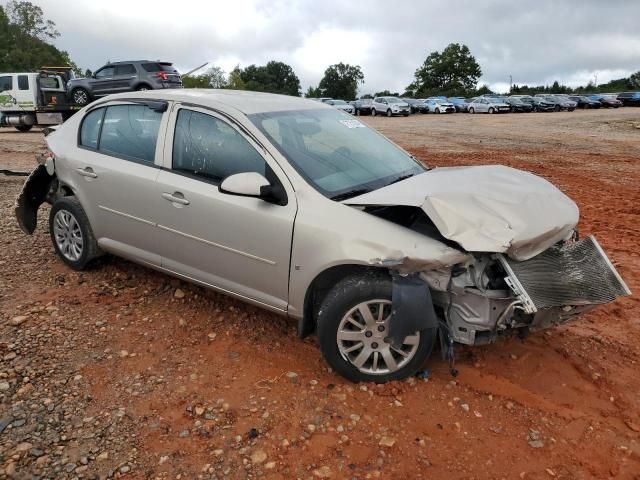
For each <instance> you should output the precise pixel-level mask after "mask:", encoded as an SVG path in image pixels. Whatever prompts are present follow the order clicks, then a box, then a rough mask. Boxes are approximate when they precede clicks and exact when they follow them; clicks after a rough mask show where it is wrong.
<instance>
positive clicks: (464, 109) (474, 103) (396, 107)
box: [319, 92, 640, 117]
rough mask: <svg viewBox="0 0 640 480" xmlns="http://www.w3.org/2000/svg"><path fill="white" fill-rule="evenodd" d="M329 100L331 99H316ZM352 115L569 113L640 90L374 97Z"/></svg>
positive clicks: (637, 98)
mask: <svg viewBox="0 0 640 480" xmlns="http://www.w3.org/2000/svg"><path fill="white" fill-rule="evenodd" d="M319 100H321V101H325V102H328V101H332V102H335V100H332V99H319ZM349 104H350V105H351V106H352V107H353V112H352V113H354V114H355V115H378V114H382V115H387V116H389V117H390V116H394V115H400V114H401V115H404V116H407V115H409V114H410V113H439V114H440V113H456V112H458V113H472V114H473V113H508V112H511V113H526V112H552V111H555V112H559V111H567V112H572V111H574V110H575V109H577V108H619V107H622V106H625V105H627V106H640V92H626V93H621V94H594V95H565V94H542V93H540V94H536V95H510V96H503V95H497V94H490V95H481V96H479V97H474V98H463V97H444V96H437V97H429V98H399V97H390V96H386V97H376V98H373V99H365V98H362V99H359V100H353V101H351V102H349Z"/></svg>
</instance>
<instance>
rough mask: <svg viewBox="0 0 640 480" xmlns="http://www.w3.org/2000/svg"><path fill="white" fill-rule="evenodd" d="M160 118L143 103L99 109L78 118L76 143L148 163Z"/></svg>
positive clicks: (158, 114)
mask: <svg viewBox="0 0 640 480" xmlns="http://www.w3.org/2000/svg"><path fill="white" fill-rule="evenodd" d="M161 119H162V113H160V112H156V111H154V110H152V109H150V108H148V107H147V106H146V105H113V106H109V107H104V108H99V109H96V110H94V111H92V112H90V113H89V114H87V116H86V117H85V118H84V120H83V121H82V126H81V127H80V145H82V146H84V147H87V148H91V149H94V150H98V151H99V152H101V153H105V154H107V155H113V156H116V157H120V158H124V159H126V160H130V161H133V162H136V163H146V164H151V163H153V161H154V158H155V153H156V143H157V140H158V130H159V128H160V121H161Z"/></svg>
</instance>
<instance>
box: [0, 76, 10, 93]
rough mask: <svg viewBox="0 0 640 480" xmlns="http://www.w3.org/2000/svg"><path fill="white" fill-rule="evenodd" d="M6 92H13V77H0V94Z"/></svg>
mask: <svg viewBox="0 0 640 480" xmlns="http://www.w3.org/2000/svg"><path fill="white" fill-rule="evenodd" d="M5 90H13V77H12V76H11V75H6V76H4V77H0V92H4V91H5Z"/></svg>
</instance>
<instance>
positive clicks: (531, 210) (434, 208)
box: [16, 90, 629, 382]
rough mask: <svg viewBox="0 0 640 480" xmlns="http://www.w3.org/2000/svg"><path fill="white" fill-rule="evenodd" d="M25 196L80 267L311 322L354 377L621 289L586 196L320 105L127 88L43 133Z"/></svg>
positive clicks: (406, 364)
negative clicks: (169, 279)
mask: <svg viewBox="0 0 640 480" xmlns="http://www.w3.org/2000/svg"><path fill="white" fill-rule="evenodd" d="M46 141H47V144H48V146H49V149H50V153H49V154H48V155H47V156H45V157H43V158H42V160H41V165H39V166H38V167H37V168H36V169H35V170H34V171H33V172H32V174H31V175H30V177H28V179H27V181H26V183H25V186H24V188H23V191H22V193H21V195H20V196H19V198H18V199H17V202H16V215H17V218H18V222H19V224H20V226H21V228H22V229H23V230H24V231H25V232H26V233H32V232H33V231H34V229H35V228H36V214H37V211H38V207H39V206H40V204H41V203H43V202H44V201H48V202H50V203H51V204H52V207H51V211H50V216H49V229H50V233H51V239H52V242H53V246H54V249H55V251H56V253H57V254H58V256H59V257H60V258H61V260H62V261H63V262H64V263H65V264H67V265H68V266H69V267H70V268H73V269H76V270H82V269H85V268H87V267H89V266H90V265H91V262H92V260H94V259H95V258H97V257H98V256H100V255H102V254H103V253H105V252H109V253H112V254H115V255H118V256H122V257H125V258H128V259H130V260H132V261H134V262H138V263H140V264H142V265H145V266H148V267H150V268H154V269H157V270H159V271H162V272H165V273H168V274H170V275H173V276H176V277H179V278H181V279H184V280H187V281H190V282H194V283H197V284H199V285H203V286H206V287H210V288H212V289H215V290H218V291H220V292H223V293H226V294H229V295H232V296H234V297H237V298H240V299H242V300H245V301H247V302H250V303H252V304H255V305H259V306H261V307H264V308H266V309H269V310H272V311H274V312H278V313H280V314H282V315H286V316H288V317H290V318H292V319H294V320H296V321H297V322H298V329H299V333H300V336H302V337H304V336H306V335H309V334H313V333H315V334H317V336H318V340H319V344H320V349H321V351H322V353H323V355H324V357H325V359H326V361H327V362H328V363H329V365H331V367H332V368H333V369H334V370H335V371H336V372H338V373H340V374H342V375H344V376H345V377H347V378H348V379H351V380H353V381H376V382H383V381H387V380H392V379H401V378H404V377H407V376H409V375H412V374H414V373H415V372H416V371H417V370H418V369H420V368H422V366H423V365H424V363H425V361H426V359H427V358H428V357H429V355H430V354H431V351H432V348H433V346H434V343H435V341H436V338H437V337H438V336H440V338H441V339H442V345H443V348H444V352H445V353H446V354H447V357H448V358H449V361H450V362H451V368H452V372H454V370H453V358H454V357H453V345H454V342H459V343H463V344H468V345H479V344H485V343H489V342H492V341H494V340H495V339H496V338H497V337H498V336H499V335H502V334H507V333H510V332H524V331H528V330H535V329H540V328H545V327H548V326H551V325H555V324H558V323H562V322H565V321H567V320H569V319H570V318H573V317H574V316H575V315H576V314H579V313H581V312H584V311H585V310H587V309H588V308H591V307H592V306H593V305H595V304H600V303H606V302H610V301H613V300H614V299H615V298H616V297H618V296H621V295H627V294H629V290H628V288H627V287H626V285H625V284H624V282H623V280H622V279H621V278H620V276H619V275H618V273H617V272H616V270H615V268H614V267H613V266H612V264H611V262H610V261H609V260H608V259H607V257H606V255H605V254H604V252H603V251H602V249H601V248H600V246H599V245H598V243H597V242H596V241H595V239H594V238H593V237H585V238H584V239H582V240H579V239H578V237H577V233H576V231H575V227H576V224H577V223H578V208H577V206H576V204H575V203H574V202H573V201H571V199H569V198H568V197H566V196H565V195H564V194H563V193H562V192H560V191H559V190H558V189H557V188H555V187H554V186H553V185H551V184H550V183H549V182H547V181H546V180H544V179H542V178H540V177H537V176H535V175H533V174H530V173H527V172H524V171H519V170H515V169H512V168H508V167H503V166H495V165H494V166H486V167H459V168H436V169H428V168H426V167H424V166H423V165H422V164H420V163H418V162H417V161H416V160H415V159H414V158H413V157H412V156H411V155H410V154H408V153H407V152H405V151H404V150H402V149H401V148H399V147H398V146H396V145H395V144H393V143H392V142H390V141H389V140H387V139H386V138H385V137H383V136H382V135H380V134H379V133H377V132H376V131H375V130H372V129H370V128H368V127H367V126H366V125H365V124H363V123H361V122H360V121H358V120H357V119H355V118H353V117H352V116H351V115H349V114H346V113H344V112H341V111H339V110H336V109H335V108H333V107H330V106H328V105H323V104H321V103H319V102H314V101H311V100H305V99H300V98H295V97H289V96H280V95H271V94H264V93H254V92H234V91H231V90H219V91H216V90H213V91H212V90H173V91H154V92H139V93H136V94H131V93H127V94H119V95H113V96H110V97H106V98H104V99H102V100H99V101H97V102H95V103H94V104H92V105H90V106H88V107H85V108H83V109H82V110H81V111H80V112H79V113H77V114H76V115H75V116H73V117H72V118H71V119H70V120H68V121H67V122H66V123H64V124H63V125H62V126H60V127H59V128H58V129H57V130H56V131H55V132H53V133H51V134H50V135H49V136H48V137H47V138H46Z"/></svg>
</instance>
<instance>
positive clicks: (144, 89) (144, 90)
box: [136, 83, 153, 92]
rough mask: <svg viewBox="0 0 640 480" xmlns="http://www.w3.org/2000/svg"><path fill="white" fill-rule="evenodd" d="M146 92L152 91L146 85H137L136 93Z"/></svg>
mask: <svg viewBox="0 0 640 480" xmlns="http://www.w3.org/2000/svg"><path fill="white" fill-rule="evenodd" d="M147 90H153V89H152V88H151V87H150V86H149V85H146V84H144V83H143V84H142V85H138V87H137V88H136V92H146V91H147Z"/></svg>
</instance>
